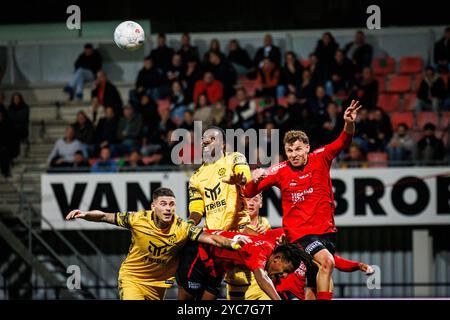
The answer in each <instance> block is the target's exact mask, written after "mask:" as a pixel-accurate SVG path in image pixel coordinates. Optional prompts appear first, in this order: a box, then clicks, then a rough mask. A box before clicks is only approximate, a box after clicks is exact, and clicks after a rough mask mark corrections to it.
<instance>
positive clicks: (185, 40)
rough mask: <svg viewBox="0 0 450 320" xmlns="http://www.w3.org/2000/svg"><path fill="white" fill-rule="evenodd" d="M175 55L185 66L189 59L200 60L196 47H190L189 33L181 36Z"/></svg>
mask: <svg viewBox="0 0 450 320" xmlns="http://www.w3.org/2000/svg"><path fill="white" fill-rule="evenodd" d="M177 54H179V55H180V56H181V59H182V62H183V64H184V65H186V63H187V62H188V61H189V59H190V58H194V59H195V60H197V61H199V60H200V59H199V54H198V49H197V47H195V46H192V45H191V37H190V36H189V33H183V35H182V36H181V48H180V50H178V52H177Z"/></svg>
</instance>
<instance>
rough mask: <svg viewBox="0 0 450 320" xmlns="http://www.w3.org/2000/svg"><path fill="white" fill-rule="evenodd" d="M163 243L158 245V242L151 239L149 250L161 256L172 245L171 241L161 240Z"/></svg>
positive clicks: (154, 254)
mask: <svg viewBox="0 0 450 320" xmlns="http://www.w3.org/2000/svg"><path fill="white" fill-rule="evenodd" d="M161 242H162V243H163V245H162V246H158V245H157V244H155V243H153V242H151V241H149V244H150V245H149V247H148V251H149V252H150V253H151V254H153V256H154V257H159V256H160V255H162V254H165V253H166V252H167V249H168V247H170V246H171V244H169V243H165V242H163V241H161Z"/></svg>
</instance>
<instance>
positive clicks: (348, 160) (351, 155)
mask: <svg viewBox="0 0 450 320" xmlns="http://www.w3.org/2000/svg"><path fill="white" fill-rule="evenodd" d="M340 164H341V168H367V167H369V164H368V163H367V157H366V154H365V153H364V151H363V150H362V149H361V147H360V146H359V144H357V143H352V144H351V145H350V147H349V149H348V154H346V155H344V157H343V158H342V162H341V163H340Z"/></svg>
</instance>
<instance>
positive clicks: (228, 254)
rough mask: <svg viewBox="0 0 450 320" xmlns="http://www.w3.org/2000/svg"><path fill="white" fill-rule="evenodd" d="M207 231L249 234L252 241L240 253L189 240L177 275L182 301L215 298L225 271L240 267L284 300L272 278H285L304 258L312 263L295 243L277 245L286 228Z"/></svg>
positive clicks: (233, 235) (232, 236) (231, 235)
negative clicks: (256, 231)
mask: <svg viewBox="0 0 450 320" xmlns="http://www.w3.org/2000/svg"><path fill="white" fill-rule="evenodd" d="M205 232H208V233H213V234H220V235H221V236H223V237H226V238H229V239H236V238H237V237H247V238H248V239H249V240H250V241H251V242H249V243H247V244H245V245H243V246H242V247H241V248H240V249H239V253H238V254H234V253H233V251H232V250H215V249H214V248H213V247H212V246H208V245H206V246H203V245H198V244H197V243H195V242H190V243H188V244H187V245H186V246H185V247H184V251H183V255H184V257H185V260H184V262H185V263H183V264H180V265H179V267H178V270H177V274H176V279H177V283H178V286H179V291H178V299H179V300H194V299H198V300H200V299H202V300H213V299H216V298H217V296H218V294H219V289H220V284H221V282H222V279H223V276H224V274H225V273H226V272H227V271H229V270H232V269H234V268H235V267H237V266H238V267H240V268H243V269H248V270H250V271H252V272H253V274H254V275H255V279H256V281H257V283H258V285H259V286H260V287H261V289H262V290H263V291H264V292H265V293H266V294H267V295H268V296H269V297H270V298H271V299H272V300H281V298H280V296H279V295H278V293H277V291H276V289H275V286H274V284H273V282H272V279H275V278H284V277H286V276H287V275H288V274H289V273H292V272H294V270H296V269H297V268H298V267H299V265H300V263H302V262H303V261H305V263H308V264H309V263H311V257H310V256H309V255H307V254H306V253H305V252H304V251H302V250H301V249H300V248H299V247H298V246H296V245H292V244H284V245H279V246H276V241H277V238H279V237H280V236H281V235H282V234H283V229H275V230H269V231H267V232H266V233H265V234H264V235H259V236H255V235H246V234H242V233H237V232H230V231H221V230H205ZM236 252H237V251H236Z"/></svg>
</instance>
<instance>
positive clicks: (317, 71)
mask: <svg viewBox="0 0 450 320" xmlns="http://www.w3.org/2000/svg"><path fill="white" fill-rule="evenodd" d="M308 69H309V71H311V82H312V83H313V84H314V86H318V85H322V86H324V85H325V83H326V81H327V70H326V68H325V65H324V64H323V63H322V62H321V61H320V60H319V59H318V58H317V56H316V55H315V54H314V53H311V54H310V55H309V66H308Z"/></svg>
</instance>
